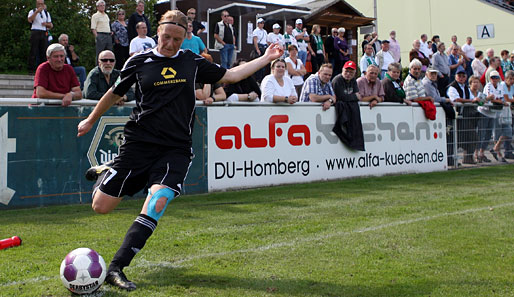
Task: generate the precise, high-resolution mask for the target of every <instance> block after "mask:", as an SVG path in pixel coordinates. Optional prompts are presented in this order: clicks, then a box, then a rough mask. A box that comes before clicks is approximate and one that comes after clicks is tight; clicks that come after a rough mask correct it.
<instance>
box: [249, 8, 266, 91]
mask: <svg viewBox="0 0 514 297" xmlns="http://www.w3.org/2000/svg"><path fill="white" fill-rule="evenodd" d="M252 37H253V46H254V50H255V53H256V55H255V57H252V59H254V58H258V57H260V56H262V55H263V54H264V52H265V51H266V48H267V47H268V43H267V42H266V40H267V38H268V32H266V30H264V19H263V18H259V19H258V20H257V28H255V29H254V30H253V33H252ZM264 69H265V68H262V69H259V70H257V72H255V74H254V76H255V80H256V81H257V82H259V83H260V82H261V81H262V79H263V78H264Z"/></svg>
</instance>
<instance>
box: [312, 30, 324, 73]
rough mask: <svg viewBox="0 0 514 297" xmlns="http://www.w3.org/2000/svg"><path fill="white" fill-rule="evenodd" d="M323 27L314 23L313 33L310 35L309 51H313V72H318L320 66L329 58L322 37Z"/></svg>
mask: <svg viewBox="0 0 514 297" xmlns="http://www.w3.org/2000/svg"><path fill="white" fill-rule="evenodd" d="M320 33H321V28H320V26H319V25H317V24H314V25H312V30H311V35H310V37H309V40H310V42H309V45H308V48H309V51H310V53H311V64H312V73H316V72H318V68H319V67H320V66H321V65H322V64H323V63H324V62H325V60H326V59H327V57H326V53H325V46H324V45H323V39H322V38H321V34H320Z"/></svg>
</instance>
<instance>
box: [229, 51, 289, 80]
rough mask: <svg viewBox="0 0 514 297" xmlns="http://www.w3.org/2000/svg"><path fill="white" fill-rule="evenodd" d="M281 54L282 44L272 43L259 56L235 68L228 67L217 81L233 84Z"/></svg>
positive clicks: (282, 52)
mask: <svg viewBox="0 0 514 297" xmlns="http://www.w3.org/2000/svg"><path fill="white" fill-rule="evenodd" d="M283 54H284V50H283V49H282V46H280V45H279V44H278V43H273V44H272V45H270V46H269V47H268V48H267V49H266V52H265V53H264V55H262V56H261V57H259V58H257V59H254V60H252V61H250V62H248V63H245V64H243V65H239V66H237V67H235V68H231V69H228V70H227V72H226V73H225V75H224V76H223V77H222V78H221V80H220V81H219V82H220V83H229V84H233V83H236V82H238V81H240V80H243V79H245V78H247V77H249V76H250V75H252V74H254V73H255V72H256V71H257V70H259V69H261V68H263V67H265V66H266V65H268V64H269V63H271V61H273V60H275V59H278V58H280V57H282V55H283Z"/></svg>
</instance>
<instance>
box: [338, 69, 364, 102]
mask: <svg viewBox="0 0 514 297" xmlns="http://www.w3.org/2000/svg"><path fill="white" fill-rule="evenodd" d="M356 69H357V66H356V65H355V63H354V62H353V61H348V62H346V63H345V64H344V66H343V72H342V73H341V74H338V75H336V77H334V79H333V80H332V88H333V90H334V93H335V95H336V101H339V102H357V101H360V100H361V95H360V94H359V86H358V85H357V80H356V79H355V72H356Z"/></svg>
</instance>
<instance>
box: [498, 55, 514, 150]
mask: <svg viewBox="0 0 514 297" xmlns="http://www.w3.org/2000/svg"><path fill="white" fill-rule="evenodd" d="M511 57H512V55H511ZM501 86H502V88H503V98H504V101H505V102H509V103H510V105H511V106H512V103H514V71H513V70H509V71H507V72H506V73H505V81H504V82H502V83H501ZM508 112H510V113H511V114H510V117H511V122H512V112H511V110H510V108H508ZM505 116H507V117H508V116H509V114H508V113H507V114H506V115H505ZM511 129H512V126H511ZM504 147H505V156H504V157H505V159H514V154H513V153H512V137H510V138H509V139H506V141H505V146H504Z"/></svg>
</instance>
